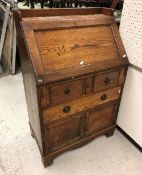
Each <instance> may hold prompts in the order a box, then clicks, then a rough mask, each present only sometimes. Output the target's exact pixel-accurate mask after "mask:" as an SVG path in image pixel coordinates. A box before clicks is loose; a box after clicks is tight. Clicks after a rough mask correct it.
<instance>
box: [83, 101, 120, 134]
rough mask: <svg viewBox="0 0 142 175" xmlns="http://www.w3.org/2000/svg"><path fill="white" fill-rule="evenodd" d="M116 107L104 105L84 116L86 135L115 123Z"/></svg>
mask: <svg viewBox="0 0 142 175" xmlns="http://www.w3.org/2000/svg"><path fill="white" fill-rule="evenodd" d="M116 112H117V106H116V105H114V104H113V105H110V104H109V105H105V107H104V106H103V107H100V108H98V109H93V110H90V111H89V112H87V114H86V123H85V129H86V134H87V135H88V134H91V133H95V132H98V131H100V130H102V129H103V128H106V127H109V126H111V125H112V124H114V123H115V119H116Z"/></svg>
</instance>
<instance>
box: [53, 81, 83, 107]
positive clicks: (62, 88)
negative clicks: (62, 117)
mask: <svg viewBox="0 0 142 175" xmlns="http://www.w3.org/2000/svg"><path fill="white" fill-rule="evenodd" d="M82 91H83V89H82V80H78V81H73V82H70V83H65V84H61V85H57V86H53V87H51V88H50V96H51V103H52V104H59V103H63V102H65V101H68V100H70V99H72V98H75V97H79V96H81V95H82Z"/></svg>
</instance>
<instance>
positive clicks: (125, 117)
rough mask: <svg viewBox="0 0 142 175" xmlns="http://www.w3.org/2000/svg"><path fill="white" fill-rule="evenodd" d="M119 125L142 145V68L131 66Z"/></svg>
mask: <svg viewBox="0 0 142 175" xmlns="http://www.w3.org/2000/svg"><path fill="white" fill-rule="evenodd" d="M117 125H118V126H119V127H120V128H122V129H123V130H124V131H125V132H126V133H127V134H128V135H129V136H130V137H131V138H132V139H133V140H134V141H135V142H136V143H137V144H138V145H140V146H141V147H142V69H140V68H137V69H136V68H135V67H133V66H131V67H129V69H128V73H127V78H126V82H125V87H124V91H123V96H122V100H121V104H120V109H119V113H118V120H117Z"/></svg>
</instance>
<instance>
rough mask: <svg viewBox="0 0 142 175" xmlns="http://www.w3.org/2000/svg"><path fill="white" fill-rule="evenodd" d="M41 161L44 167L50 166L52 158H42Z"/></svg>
mask: <svg viewBox="0 0 142 175" xmlns="http://www.w3.org/2000/svg"><path fill="white" fill-rule="evenodd" d="M42 162H43V165H44V168H46V167H48V166H50V165H52V164H53V159H46V160H45V159H44V158H43V159H42Z"/></svg>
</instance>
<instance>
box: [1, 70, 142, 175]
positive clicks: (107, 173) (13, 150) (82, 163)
mask: <svg viewBox="0 0 142 175" xmlns="http://www.w3.org/2000/svg"><path fill="white" fill-rule="evenodd" d="M92 174H95V175H142V154H141V152H140V151H139V150H137V148H135V147H134V146H133V145H132V144H131V143H130V142H129V141H128V140H127V139H126V138H125V137H124V136H123V135H122V134H121V133H120V132H119V131H118V130H116V131H115V134H114V136H113V137H110V138H106V137H105V136H102V137H99V138H97V139H95V140H94V141H92V142H91V143H89V144H88V145H86V146H84V147H82V148H79V149H76V150H73V151H69V152H66V153H64V154H62V155H61V156H59V157H57V158H56V159H55V160H54V164H53V165H52V166H50V167H48V168H43V165H42V163H41V159H40V153H39V150H38V148H37V145H36V142H35V140H34V139H33V138H32V137H31V135H30V130H29V126H28V114H27V109H26V102H25V95H24V87H23V82H22V74H21V73H18V74H17V75H14V76H11V75H10V76H6V77H3V78H1V79H0V175H92Z"/></svg>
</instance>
